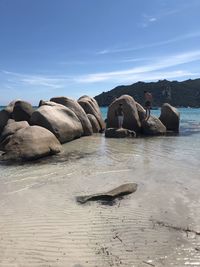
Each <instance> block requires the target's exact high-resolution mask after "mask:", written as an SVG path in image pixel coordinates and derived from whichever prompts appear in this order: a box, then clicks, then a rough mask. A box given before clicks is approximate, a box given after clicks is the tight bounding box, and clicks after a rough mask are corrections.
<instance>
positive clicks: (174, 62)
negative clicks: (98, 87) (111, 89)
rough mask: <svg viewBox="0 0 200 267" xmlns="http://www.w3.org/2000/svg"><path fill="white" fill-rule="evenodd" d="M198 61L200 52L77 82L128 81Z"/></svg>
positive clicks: (80, 79)
mask: <svg viewBox="0 0 200 267" xmlns="http://www.w3.org/2000/svg"><path fill="white" fill-rule="evenodd" d="M197 60H200V50H197V51H192V52H187V53H183V54H177V55H173V56H170V57H165V58H161V59H160V60H158V61H156V62H154V63H152V64H148V65H143V66H140V67H136V68H130V69H125V70H120V71H112V72H101V73H94V74H88V75H84V76H81V77H79V78H77V81H78V82H82V83H94V82H101V81H109V80H115V81H117V80H127V79H131V78H132V77H133V75H138V77H139V76H140V75H141V74H144V73H150V72H155V71H159V70H162V69H166V68H169V67H175V66H178V65H181V64H185V63H189V62H193V61H197ZM179 74H180V73H179ZM182 74H183V73H182ZM182 74H181V75H182ZM189 74H190V75H192V73H188V72H187V75H189ZM195 75H196V73H195ZM179 76H180V75H179ZM185 76H186V73H185Z"/></svg>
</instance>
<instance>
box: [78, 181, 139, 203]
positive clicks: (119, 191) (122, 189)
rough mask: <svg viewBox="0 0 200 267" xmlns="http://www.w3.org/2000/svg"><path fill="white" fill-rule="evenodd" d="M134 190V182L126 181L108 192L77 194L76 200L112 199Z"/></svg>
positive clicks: (135, 186)
mask: <svg viewBox="0 0 200 267" xmlns="http://www.w3.org/2000/svg"><path fill="white" fill-rule="evenodd" d="M136 190H137V184H136V183H128V184H122V185H120V186H118V187H116V188H114V189H112V190H110V191H108V192H104V193H98V194H92V195H88V196H79V197H77V198H76V200H77V201H78V202H80V203H82V204H83V203H85V202H87V201H90V200H101V199H102V200H108V201H112V200H113V199H115V198H116V197H120V196H123V195H127V194H131V193H134V192H135V191H136Z"/></svg>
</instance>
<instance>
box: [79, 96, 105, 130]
mask: <svg viewBox="0 0 200 267" xmlns="http://www.w3.org/2000/svg"><path fill="white" fill-rule="evenodd" d="M78 103H79V104H80V105H81V107H82V108H83V109H84V111H85V113H86V114H92V115H94V116H95V117H96V119H97V121H98V123H99V126H100V129H101V131H103V130H104V129H105V122H104V120H103V118H102V115H101V111H100V108H99V106H98V104H97V102H96V100H95V99H94V98H92V97H89V96H82V97H80V98H79V100H78Z"/></svg>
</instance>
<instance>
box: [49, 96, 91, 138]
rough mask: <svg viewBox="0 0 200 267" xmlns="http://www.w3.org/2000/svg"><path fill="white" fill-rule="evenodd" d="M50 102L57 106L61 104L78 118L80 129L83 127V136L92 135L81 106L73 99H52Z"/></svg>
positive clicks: (61, 97) (62, 97)
mask: <svg viewBox="0 0 200 267" xmlns="http://www.w3.org/2000/svg"><path fill="white" fill-rule="evenodd" d="M50 101H53V102H56V103H58V104H61V105H63V106H65V107H67V108H69V109H71V110H72V111H73V112H74V113H75V114H76V116H77V117H78V118H79V120H80V122H81V124H82V127H83V132H84V133H83V134H84V135H92V133H93V131H92V125H91V123H90V121H89V119H88V117H87V115H86V113H85V111H84V109H83V108H82V107H81V105H80V104H79V103H78V102H77V101H76V100H74V99H71V98H69V97H64V96H60V97H53V98H51V99H50Z"/></svg>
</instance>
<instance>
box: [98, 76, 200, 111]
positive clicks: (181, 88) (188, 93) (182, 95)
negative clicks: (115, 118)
mask: <svg viewBox="0 0 200 267" xmlns="http://www.w3.org/2000/svg"><path fill="white" fill-rule="evenodd" d="M144 91H149V92H151V93H152V95H153V106H154V107H160V106H162V104H163V103H166V102H167V103H169V104H171V105H172V106H176V107H200V79H195V80H191V79H189V80H186V81H182V82H178V81H168V80H159V81H158V82H148V83H147V82H137V83H134V84H132V85H126V86H125V85H121V86H117V87H115V88H114V89H112V90H110V91H108V92H103V93H101V94H99V95H97V96H95V99H96V100H97V102H98V104H99V106H108V105H110V103H111V102H112V101H113V100H114V99H115V98H118V97H120V96H121V95H124V94H127V95H130V96H132V97H133V98H134V99H135V100H136V101H137V102H138V103H140V104H142V105H143V104H144Z"/></svg>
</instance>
